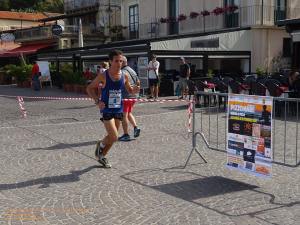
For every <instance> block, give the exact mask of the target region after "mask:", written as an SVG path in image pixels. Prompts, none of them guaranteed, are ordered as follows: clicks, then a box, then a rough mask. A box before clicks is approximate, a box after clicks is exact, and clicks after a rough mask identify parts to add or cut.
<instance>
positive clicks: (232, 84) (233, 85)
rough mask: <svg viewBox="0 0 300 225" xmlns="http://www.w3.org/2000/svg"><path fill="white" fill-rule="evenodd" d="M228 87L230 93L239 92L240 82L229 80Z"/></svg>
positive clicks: (240, 88)
mask: <svg viewBox="0 0 300 225" xmlns="http://www.w3.org/2000/svg"><path fill="white" fill-rule="evenodd" d="M229 87H230V89H231V93H233V94H240V93H241V91H242V85H241V83H240V82H238V81H236V80H230V81H229Z"/></svg>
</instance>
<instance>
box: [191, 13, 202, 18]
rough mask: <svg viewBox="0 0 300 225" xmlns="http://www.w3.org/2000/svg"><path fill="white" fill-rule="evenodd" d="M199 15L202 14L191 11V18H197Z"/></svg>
mask: <svg viewBox="0 0 300 225" xmlns="http://www.w3.org/2000/svg"><path fill="white" fill-rule="evenodd" d="M199 15H200V14H199V13H197V12H191V13H190V18H191V19H195V18H197V17H198V16H199Z"/></svg>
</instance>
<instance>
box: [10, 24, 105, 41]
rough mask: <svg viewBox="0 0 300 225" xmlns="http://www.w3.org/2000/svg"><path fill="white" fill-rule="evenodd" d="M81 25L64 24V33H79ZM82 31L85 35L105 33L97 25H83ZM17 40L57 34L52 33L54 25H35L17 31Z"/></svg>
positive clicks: (49, 37) (43, 37) (44, 37)
mask: <svg viewBox="0 0 300 225" xmlns="http://www.w3.org/2000/svg"><path fill="white" fill-rule="evenodd" d="M78 32H79V27H78V26H76V25H75V26H73V25H69V26H68V25H67V26H64V30H63V33H62V35H78ZM82 33H83V34H84V35H95V36H96V35H97V36H99V34H103V33H104V29H103V28H98V27H95V26H83V27H82ZM14 34H15V40H16V41H17V42H21V41H29V40H30V41H32V40H43V39H51V38H54V37H55V36H54V35H53V34H52V27H51V26H44V27H34V28H31V29H26V30H17V31H16V32H15V33H14Z"/></svg>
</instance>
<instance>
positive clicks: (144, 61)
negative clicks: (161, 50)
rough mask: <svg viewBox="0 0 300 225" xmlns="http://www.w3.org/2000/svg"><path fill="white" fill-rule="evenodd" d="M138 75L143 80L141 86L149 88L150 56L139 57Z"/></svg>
mask: <svg viewBox="0 0 300 225" xmlns="http://www.w3.org/2000/svg"><path fill="white" fill-rule="evenodd" d="M137 68H138V75H139V79H140V81H141V88H142V89H145V88H148V86H149V85H148V57H138V64H137Z"/></svg>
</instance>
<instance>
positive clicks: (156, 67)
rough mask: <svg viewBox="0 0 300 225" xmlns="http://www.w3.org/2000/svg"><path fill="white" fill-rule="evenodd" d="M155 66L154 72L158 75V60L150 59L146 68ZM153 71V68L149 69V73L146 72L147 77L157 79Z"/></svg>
mask: <svg viewBox="0 0 300 225" xmlns="http://www.w3.org/2000/svg"><path fill="white" fill-rule="evenodd" d="M153 67H154V68H155V71H156V74H157V75H158V69H159V62H158V61H154V62H152V61H150V62H149V64H148V68H153ZM155 71H154V70H149V73H148V78H149V79H157V76H156V74H155Z"/></svg>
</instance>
